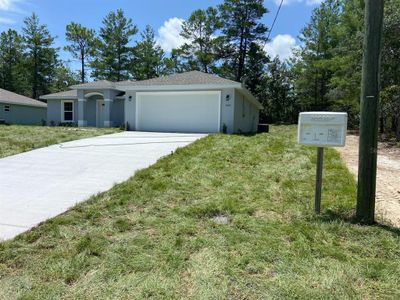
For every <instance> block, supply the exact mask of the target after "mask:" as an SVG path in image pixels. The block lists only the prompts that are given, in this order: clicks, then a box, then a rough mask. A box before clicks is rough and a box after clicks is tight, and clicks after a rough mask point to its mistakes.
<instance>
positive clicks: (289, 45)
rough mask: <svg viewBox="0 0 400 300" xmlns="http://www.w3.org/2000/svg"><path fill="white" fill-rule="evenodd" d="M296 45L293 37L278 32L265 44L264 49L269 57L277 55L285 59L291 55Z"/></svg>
mask: <svg viewBox="0 0 400 300" xmlns="http://www.w3.org/2000/svg"><path fill="white" fill-rule="evenodd" d="M297 47H298V46H297V45H296V39H295V38H294V37H292V36H291V35H289V34H278V35H277V36H276V37H274V38H273V39H272V41H270V42H269V43H267V44H266V45H265V47H264V50H265V52H266V53H267V54H268V55H269V56H271V58H274V57H275V56H279V58H280V59H281V60H286V59H288V58H290V57H291V56H292V54H293V49H295V48H297Z"/></svg>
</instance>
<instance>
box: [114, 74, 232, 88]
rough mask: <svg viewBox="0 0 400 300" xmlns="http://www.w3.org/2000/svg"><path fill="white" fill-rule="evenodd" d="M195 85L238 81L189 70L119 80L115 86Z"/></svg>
mask: <svg viewBox="0 0 400 300" xmlns="http://www.w3.org/2000/svg"><path fill="white" fill-rule="evenodd" d="M192 84H193V85H197V84H222V85H224V84H238V82H236V81H233V80H229V79H225V78H221V77H219V76H217V75H214V74H208V73H203V72H200V71H191V72H186V73H178V74H173V75H169V76H162V77H158V78H153V79H148V80H140V81H130V80H128V81H121V82H117V83H116V86H117V87H118V86H153V85H192Z"/></svg>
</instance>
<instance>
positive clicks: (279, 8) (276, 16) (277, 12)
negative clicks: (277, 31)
mask: <svg viewBox="0 0 400 300" xmlns="http://www.w3.org/2000/svg"><path fill="white" fill-rule="evenodd" d="M282 4H283V0H281V3H280V4H279V7H278V10H277V11H276V14H275V18H274V21H273V22H272V25H271V28H270V29H269V31H268V36H267V41H266V42H265V43H267V42H268V40H269V37H270V36H271V32H272V29H274V26H275V22H276V19H278V15H279V12H280V11H281V7H282Z"/></svg>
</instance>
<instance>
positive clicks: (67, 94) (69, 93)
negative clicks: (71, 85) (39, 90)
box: [40, 90, 78, 99]
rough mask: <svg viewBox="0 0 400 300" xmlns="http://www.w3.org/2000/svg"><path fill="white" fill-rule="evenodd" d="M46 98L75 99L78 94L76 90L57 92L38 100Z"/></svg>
mask: <svg viewBox="0 0 400 300" xmlns="http://www.w3.org/2000/svg"><path fill="white" fill-rule="evenodd" d="M47 97H52V98H53V97H61V98H68V97H71V99H75V98H77V97H78V92H77V90H69V91H64V92H58V93H54V94H49V95H45V96H41V97H40V98H42V99H47Z"/></svg>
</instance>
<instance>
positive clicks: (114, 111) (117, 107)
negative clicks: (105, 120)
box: [111, 99, 125, 127]
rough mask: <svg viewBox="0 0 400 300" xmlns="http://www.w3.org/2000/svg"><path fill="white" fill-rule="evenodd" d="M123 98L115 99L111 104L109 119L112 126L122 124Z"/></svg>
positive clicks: (123, 119) (123, 117) (123, 120)
mask: <svg viewBox="0 0 400 300" xmlns="http://www.w3.org/2000/svg"><path fill="white" fill-rule="evenodd" d="M124 101H125V100H124V99H115V100H114V102H113V103H112V105H111V121H112V123H113V126H114V127H120V126H122V125H124V122H125V116H124Z"/></svg>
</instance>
